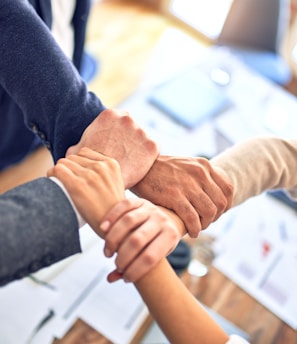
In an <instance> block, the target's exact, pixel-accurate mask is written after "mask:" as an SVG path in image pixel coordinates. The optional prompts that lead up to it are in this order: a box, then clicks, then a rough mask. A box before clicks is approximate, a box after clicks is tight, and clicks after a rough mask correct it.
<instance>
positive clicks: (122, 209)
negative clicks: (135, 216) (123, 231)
mask: <svg viewBox="0 0 297 344" xmlns="http://www.w3.org/2000/svg"><path fill="white" fill-rule="evenodd" d="M142 204H143V201H142V200H140V199H138V198H133V199H125V200H123V201H121V202H118V203H117V204H116V205H115V206H114V207H113V208H112V209H110V210H109V211H108V213H107V214H105V216H104V218H103V219H102V224H101V227H102V228H101V230H102V231H103V232H107V231H109V230H110V228H111V227H112V226H114V225H115V224H116V222H117V221H118V220H119V219H120V218H121V217H122V216H123V215H124V214H125V213H127V212H128V211H132V210H133V209H136V208H139V207H140V206H141V205H142Z"/></svg>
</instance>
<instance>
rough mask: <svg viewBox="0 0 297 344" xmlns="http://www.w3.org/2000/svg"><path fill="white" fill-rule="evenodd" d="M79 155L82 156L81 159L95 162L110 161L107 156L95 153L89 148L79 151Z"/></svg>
mask: <svg viewBox="0 0 297 344" xmlns="http://www.w3.org/2000/svg"><path fill="white" fill-rule="evenodd" d="M77 155H78V156H81V157H85V158H88V159H90V160H93V161H98V160H108V159H110V158H108V157H107V156H105V155H104V154H102V153H100V152H98V151H95V150H94V149H90V148H88V147H83V148H81V149H80V150H79V151H78V153H77Z"/></svg>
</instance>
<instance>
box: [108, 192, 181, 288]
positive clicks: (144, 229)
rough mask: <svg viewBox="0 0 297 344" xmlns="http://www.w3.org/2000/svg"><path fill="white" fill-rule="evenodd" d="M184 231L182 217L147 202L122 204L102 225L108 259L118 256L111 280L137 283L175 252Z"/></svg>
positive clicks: (129, 201)
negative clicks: (121, 279) (120, 279)
mask: <svg viewBox="0 0 297 344" xmlns="http://www.w3.org/2000/svg"><path fill="white" fill-rule="evenodd" d="M183 230H184V226H183V222H182V221H181V220H180V218H179V217H177V216H176V215H175V214H173V213H172V212H170V211H168V210H167V209H162V208H160V207H157V206H155V205H154V204H152V203H151V202H149V201H147V200H144V199H140V198H131V199H126V200H124V201H121V202H119V203H118V204H117V205H115V206H114V207H113V208H112V209H111V210H110V211H109V212H108V213H107V214H106V216H105V217H104V219H103V220H102V224H101V231H104V232H105V233H106V234H105V236H104V238H105V247H104V252H105V255H106V256H107V257H111V256H112V255H113V254H114V253H115V252H117V257H116V259H115V264H116V267H117V269H116V270H115V271H113V272H112V273H110V274H109V276H108V280H109V281H110V282H114V281H116V280H118V279H119V278H123V279H124V280H125V281H127V282H128V281H129V282H134V281H136V280H138V279H139V278H141V277H142V276H143V275H144V274H145V273H147V272H148V271H149V270H150V269H152V268H153V267H154V266H155V265H157V263H159V262H160V260H161V259H162V258H164V257H166V256H167V255H168V254H169V253H171V252H172V251H173V249H174V248H175V247H176V245H177V243H178V241H179V240H180V239H181V236H182V233H183Z"/></svg>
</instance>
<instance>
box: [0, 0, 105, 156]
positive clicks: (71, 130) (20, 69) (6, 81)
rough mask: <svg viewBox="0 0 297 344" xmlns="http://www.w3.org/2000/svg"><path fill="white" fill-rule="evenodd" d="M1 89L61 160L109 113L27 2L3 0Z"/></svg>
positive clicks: (0, 8) (0, 17)
mask: <svg viewBox="0 0 297 344" xmlns="http://www.w3.org/2000/svg"><path fill="white" fill-rule="evenodd" d="M0 31H1V35H0V46H1V58H0V85H1V87H2V88H3V89H4V90H5V91H6V92H7V93H8V94H9V95H10V97H11V98H12V99H13V100H14V102H15V103H17V105H18V106H19V107H20V109H21V110H22V111H23V113H24V116H25V122H26V124H27V125H28V127H30V128H31V129H32V130H33V131H34V132H35V133H37V134H38V135H39V136H41V138H42V140H43V141H44V142H45V144H46V145H47V146H48V148H50V150H51V152H52V154H53V157H54V159H55V161H56V160H57V159H58V158H60V157H63V156H64V155H65V152H66V149H67V148H68V147H69V146H71V145H73V144H76V143H77V142H78V141H79V139H80V137H81V135H82V133H83V131H84V129H85V128H86V127H87V126H88V125H89V124H90V123H91V122H92V121H93V120H94V118H95V117H96V116H97V115H98V114H99V113H101V112H102V111H103V110H104V106H103V105H102V103H101V101H100V100H99V99H98V98H97V97H96V96H95V95H94V94H93V93H91V92H88V90H87V86H86V84H85V83H84V82H83V80H82V79H81V78H80V76H79V74H78V72H77V71H76V69H75V67H74V66H73V64H72V63H71V61H70V60H69V59H68V58H67V57H66V56H65V55H64V53H63V52H62V50H61V49H60V48H59V46H58V45H57V43H56V42H55V40H54V38H53V37H52V35H51V33H50V31H49V30H48V28H47V27H46V26H45V24H44V23H43V22H42V21H41V19H40V18H39V17H38V15H37V14H36V12H35V11H34V10H33V9H32V7H31V5H30V4H29V2H27V1H9V0H1V1H0Z"/></svg>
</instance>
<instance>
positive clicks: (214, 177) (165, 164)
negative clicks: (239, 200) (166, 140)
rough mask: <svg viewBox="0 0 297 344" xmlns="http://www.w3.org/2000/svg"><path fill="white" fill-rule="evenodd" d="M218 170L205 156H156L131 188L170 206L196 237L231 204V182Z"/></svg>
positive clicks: (155, 202) (138, 193) (152, 200)
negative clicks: (145, 173)
mask: <svg viewBox="0 0 297 344" xmlns="http://www.w3.org/2000/svg"><path fill="white" fill-rule="evenodd" d="M219 171H220V170H219V169H216V168H214V167H213V166H212V165H211V164H210V162H209V161H208V160H207V159H205V158H191V157H170V156H159V158H158V159H157V160H156V162H155V163H154V165H153V166H152V168H151V169H150V171H149V173H148V174H147V175H146V176H145V177H144V178H143V179H142V180H141V181H140V182H139V183H138V184H137V185H135V187H133V188H132V189H131V190H132V191H133V192H134V193H135V194H137V195H138V196H140V197H143V198H146V199H148V200H150V201H151V202H152V203H154V204H158V205H161V206H163V207H165V208H168V209H171V210H173V211H174V212H175V213H176V214H177V215H178V216H180V218H181V219H182V220H183V221H184V224H185V227H186V229H187V231H188V234H189V235H190V236H191V237H192V238H196V237H197V236H198V234H199V232H200V230H201V229H205V228H207V227H208V226H209V225H210V224H211V223H212V222H213V221H215V220H217V219H218V218H219V216H220V215H221V214H222V213H224V212H225V211H226V210H227V209H229V208H230V207H231V203H232V197H233V186H232V185H231V183H230V182H229V181H228V179H227V178H226V177H225V175H223V174H222V172H219Z"/></svg>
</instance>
